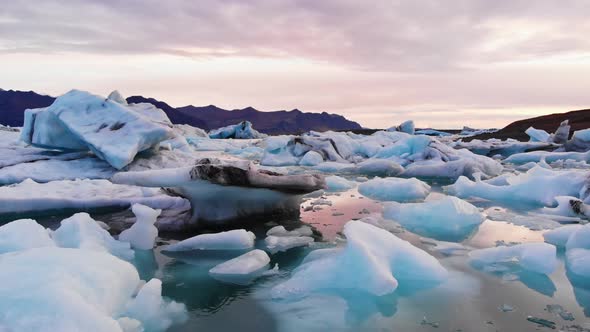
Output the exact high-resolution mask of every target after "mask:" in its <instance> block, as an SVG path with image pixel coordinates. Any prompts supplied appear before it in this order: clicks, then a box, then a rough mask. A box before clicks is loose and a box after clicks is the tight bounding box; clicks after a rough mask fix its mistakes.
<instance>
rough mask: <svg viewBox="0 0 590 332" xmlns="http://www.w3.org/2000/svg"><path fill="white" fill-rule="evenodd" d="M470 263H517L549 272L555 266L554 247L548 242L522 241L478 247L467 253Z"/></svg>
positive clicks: (478, 265)
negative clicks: (522, 242)
mask: <svg viewBox="0 0 590 332" xmlns="http://www.w3.org/2000/svg"><path fill="white" fill-rule="evenodd" d="M469 258H470V260H471V263H472V264H473V265H474V266H477V267H482V268H483V267H485V266H489V265H494V264H499V263H505V264H517V265H519V266H520V267H522V268H523V269H526V270H530V271H533V272H537V273H543V274H551V273H552V272H553V271H554V270H555V268H556V267H557V258H556V248H555V246H554V245H552V244H548V243H524V244H518V245H514V246H499V247H494V248H486V249H478V250H474V251H471V252H470V253H469Z"/></svg>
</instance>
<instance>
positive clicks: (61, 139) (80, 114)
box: [21, 90, 174, 169]
mask: <svg viewBox="0 0 590 332" xmlns="http://www.w3.org/2000/svg"><path fill="white" fill-rule="evenodd" d="M112 97H113V98H114V99H109V98H104V97H100V96H97V95H93V94H90V93H88V92H85V91H79V90H72V91H70V92H68V93H66V94H64V95H62V96H60V97H58V98H57V99H56V100H55V101H54V102H53V104H51V106H49V107H47V108H44V109H34V110H27V111H25V123H24V127H23V131H22V134H21V138H22V139H23V141H25V142H28V143H31V144H34V145H38V146H41V147H46V148H56V149H71V150H90V151H92V152H94V153H95V154H96V155H97V156H98V157H99V158H101V159H103V160H105V161H107V162H108V163H109V164H111V165H112V166H113V167H115V168H117V169H121V168H123V167H125V166H126V165H128V164H129V163H131V162H132V161H133V159H134V158H135V155H136V154H137V153H138V152H141V151H143V150H147V149H150V148H152V147H154V146H156V145H157V144H158V143H160V142H162V141H164V140H166V139H169V138H172V137H174V132H173V131H172V129H171V127H172V124H171V122H170V120H169V119H168V117H167V116H166V114H165V113H164V112H163V111H162V110H160V109H158V108H156V107H155V106H153V105H151V104H148V103H140V104H132V105H127V103H124V104H123V103H121V100H120V98H117V96H113V95H112Z"/></svg>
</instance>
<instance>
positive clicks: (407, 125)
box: [387, 120, 415, 135]
mask: <svg viewBox="0 0 590 332" xmlns="http://www.w3.org/2000/svg"><path fill="white" fill-rule="evenodd" d="M414 128H415V126H414V121H412V120H408V121H405V122H403V123H402V124H400V125H399V126H397V127H391V128H389V129H387V131H401V132H402V133H406V134H410V135H414Z"/></svg>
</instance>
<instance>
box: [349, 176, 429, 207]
mask: <svg viewBox="0 0 590 332" xmlns="http://www.w3.org/2000/svg"><path fill="white" fill-rule="evenodd" d="M358 191H359V192H360V193H361V194H362V195H363V196H366V197H369V198H372V199H375V200H379V201H396V202H412V201H420V200H423V199H425V198H426V196H428V194H429V193H430V186H429V185H427V184H426V183H424V182H422V181H420V180H418V179H416V178H411V179H404V178H374V179H371V180H368V181H367V182H364V183H361V184H360V185H359V187H358Z"/></svg>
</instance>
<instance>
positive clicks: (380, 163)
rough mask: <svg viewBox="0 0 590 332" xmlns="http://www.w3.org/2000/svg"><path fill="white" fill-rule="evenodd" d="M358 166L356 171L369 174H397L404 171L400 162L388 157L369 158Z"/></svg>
mask: <svg viewBox="0 0 590 332" xmlns="http://www.w3.org/2000/svg"><path fill="white" fill-rule="evenodd" d="M356 166H357V169H356V173H359V174H363V175H369V176H396V175H398V174H401V173H402V172H403V171H404V168H403V167H402V166H400V165H399V164H398V163H396V162H395V161H393V160H387V159H367V160H365V161H362V162H360V163H358V164H357V165H356Z"/></svg>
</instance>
